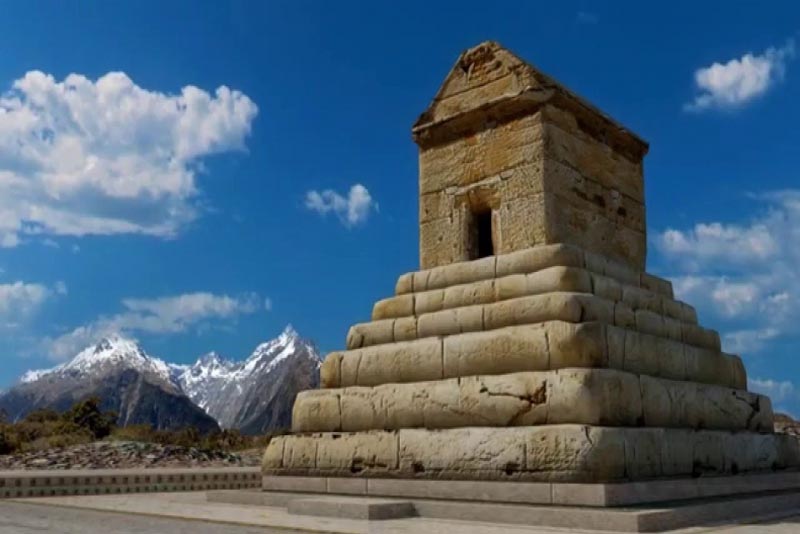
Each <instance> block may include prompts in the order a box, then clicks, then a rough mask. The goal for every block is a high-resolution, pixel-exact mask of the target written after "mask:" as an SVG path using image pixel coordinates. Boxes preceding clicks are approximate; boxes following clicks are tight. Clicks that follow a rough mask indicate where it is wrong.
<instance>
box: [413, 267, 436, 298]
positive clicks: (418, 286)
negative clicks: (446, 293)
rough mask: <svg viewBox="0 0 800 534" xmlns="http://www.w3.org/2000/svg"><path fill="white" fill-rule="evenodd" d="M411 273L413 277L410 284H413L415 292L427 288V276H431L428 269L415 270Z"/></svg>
mask: <svg viewBox="0 0 800 534" xmlns="http://www.w3.org/2000/svg"><path fill="white" fill-rule="evenodd" d="M411 275H412V277H413V281H412V285H413V286H414V292H415V293H419V292H420V291H426V290H427V289H428V278H430V276H431V271H430V269H423V270H421V271H415V272H413V273H411Z"/></svg>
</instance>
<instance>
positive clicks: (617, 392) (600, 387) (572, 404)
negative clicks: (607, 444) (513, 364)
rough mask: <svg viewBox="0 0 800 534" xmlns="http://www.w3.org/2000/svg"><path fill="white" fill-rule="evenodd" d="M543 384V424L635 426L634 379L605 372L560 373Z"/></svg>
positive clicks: (638, 399)
mask: <svg viewBox="0 0 800 534" xmlns="http://www.w3.org/2000/svg"><path fill="white" fill-rule="evenodd" d="M548 378H549V380H547V386H548V387H547V422H548V423H550V424H558V423H582V424H589V425H600V426H636V425H637V424H638V423H639V421H640V420H641V418H642V394H641V391H640V390H639V378H638V377H637V376H636V375H632V374H629V373H622V372H619V371H612V370H608V369H590V370H588V369H562V370H560V371H557V372H553V373H551V374H550V375H549V377H548Z"/></svg>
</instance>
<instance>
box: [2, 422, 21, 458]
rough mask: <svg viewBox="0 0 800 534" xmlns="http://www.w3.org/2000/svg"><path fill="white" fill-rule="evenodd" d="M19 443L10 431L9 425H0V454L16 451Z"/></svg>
mask: <svg viewBox="0 0 800 534" xmlns="http://www.w3.org/2000/svg"><path fill="white" fill-rule="evenodd" d="M18 446H19V443H18V442H17V440H16V439H15V436H14V434H13V433H12V432H11V427H10V426H9V425H0V454H12V453H14V452H16V451H17V448H18Z"/></svg>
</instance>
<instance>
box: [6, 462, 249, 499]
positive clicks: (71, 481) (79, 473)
mask: <svg viewBox="0 0 800 534" xmlns="http://www.w3.org/2000/svg"><path fill="white" fill-rule="evenodd" d="M260 485H261V472H260V469H258V468H254V467H227V468H213V469H208V468H196V469H103V470H74V471H72V470H66V471H0V499H1V498H19V497H54V496H59V495H101V494H112V493H148V492H166V491H203V490H214V489H245V488H257V487H260Z"/></svg>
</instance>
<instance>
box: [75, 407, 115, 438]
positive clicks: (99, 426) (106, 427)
mask: <svg viewBox="0 0 800 534" xmlns="http://www.w3.org/2000/svg"><path fill="white" fill-rule="evenodd" d="M63 420H64V421H66V422H70V423H74V424H76V425H78V426H79V427H81V428H85V429H86V430H88V431H89V432H90V433H91V434H92V435H93V436H94V437H95V439H101V438H104V437H106V436H108V435H109V434H111V431H112V430H113V428H114V422H115V421H116V420H117V414H116V413H114V412H103V411H102V410H101V409H100V398H99V397H89V398H88V399H84V400H82V401H80V402H77V403H75V405H73V406H72V408H70V409H69V411H67V412H66V413H65V414H64V416H63Z"/></svg>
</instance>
